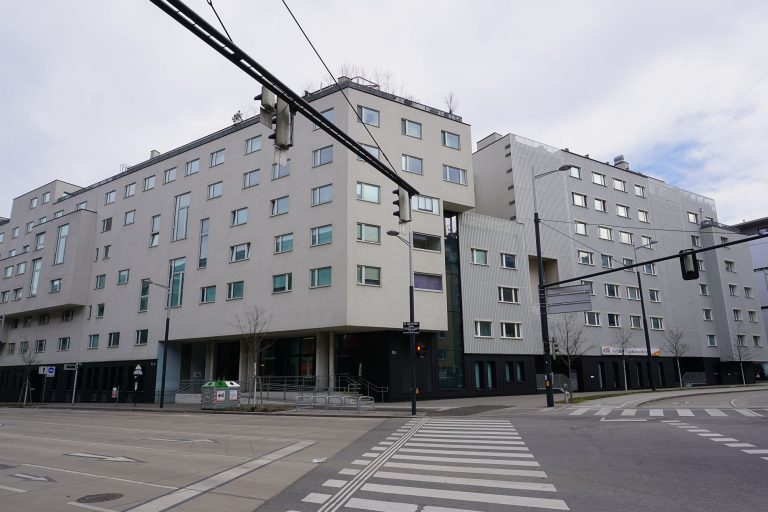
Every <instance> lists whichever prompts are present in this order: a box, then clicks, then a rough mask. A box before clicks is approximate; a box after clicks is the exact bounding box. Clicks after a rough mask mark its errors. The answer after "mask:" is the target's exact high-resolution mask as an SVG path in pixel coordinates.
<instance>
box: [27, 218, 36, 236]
mask: <svg viewBox="0 0 768 512" xmlns="http://www.w3.org/2000/svg"><path fill="white" fill-rule="evenodd" d="M33 227H35V223H34V221H30V222H27V233H29V232H30V231H32V228H33Z"/></svg>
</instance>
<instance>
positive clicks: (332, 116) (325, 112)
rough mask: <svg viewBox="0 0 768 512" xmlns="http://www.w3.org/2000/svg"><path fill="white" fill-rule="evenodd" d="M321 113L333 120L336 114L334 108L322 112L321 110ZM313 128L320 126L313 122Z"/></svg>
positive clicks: (327, 118)
mask: <svg viewBox="0 0 768 512" xmlns="http://www.w3.org/2000/svg"><path fill="white" fill-rule="evenodd" d="M320 115H322V116H323V117H324V118H325V119H326V120H327V121H330V122H333V120H334V115H333V109H332V108H329V109H328V110H323V111H322V112H320ZM312 129H313V130H319V129H320V127H319V126H318V125H316V124H314V123H313V124H312Z"/></svg>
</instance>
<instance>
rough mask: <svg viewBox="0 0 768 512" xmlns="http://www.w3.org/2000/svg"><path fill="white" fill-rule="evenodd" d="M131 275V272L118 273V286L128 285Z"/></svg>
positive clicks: (122, 271) (121, 271)
mask: <svg viewBox="0 0 768 512" xmlns="http://www.w3.org/2000/svg"><path fill="white" fill-rule="evenodd" d="M129 274H130V270H120V271H118V273H117V284H126V283H128V275H129Z"/></svg>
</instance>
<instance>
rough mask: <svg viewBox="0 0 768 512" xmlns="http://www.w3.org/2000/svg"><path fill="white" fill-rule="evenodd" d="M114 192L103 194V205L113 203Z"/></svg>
mask: <svg viewBox="0 0 768 512" xmlns="http://www.w3.org/2000/svg"><path fill="white" fill-rule="evenodd" d="M115 195H116V194H115V191H114V190H110V191H109V192H107V193H106V194H104V204H112V203H114V202H115Z"/></svg>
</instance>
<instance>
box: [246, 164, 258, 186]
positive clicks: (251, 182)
mask: <svg viewBox="0 0 768 512" xmlns="http://www.w3.org/2000/svg"><path fill="white" fill-rule="evenodd" d="M260 176H261V171H260V170H259V169H256V170H254V171H248V172H244V173H243V188H251V187H255V186H256V185H258V184H259V179H260Z"/></svg>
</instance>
